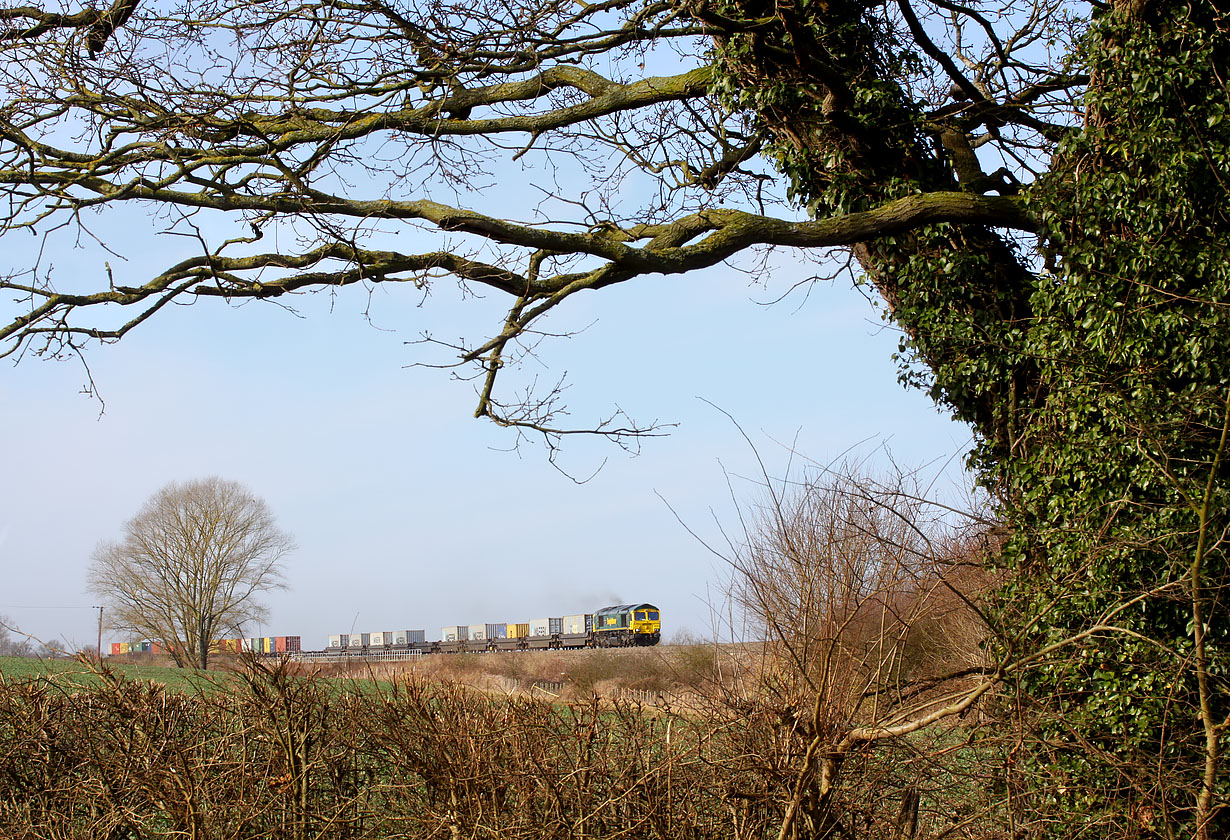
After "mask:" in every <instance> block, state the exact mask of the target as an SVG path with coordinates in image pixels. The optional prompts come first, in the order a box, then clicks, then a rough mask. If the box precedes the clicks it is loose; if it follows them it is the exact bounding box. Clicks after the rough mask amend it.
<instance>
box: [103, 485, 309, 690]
mask: <svg viewBox="0 0 1230 840" xmlns="http://www.w3.org/2000/svg"><path fill="white" fill-rule="evenodd" d="M293 548H294V541H293V540H292V539H291V537H290V535H288V534H287V533H285V532H284V531H282V530H281V529H279V528H278V527H277V525H276V524H275V522H274V517H273V514H272V512H271V511H270V510H269V506H268V505H267V504H265V502H264V501H262V500H261V499H258V498H257V497H256V496H254V495H252V493H251V492H250V491H249V490H248V489H247V488H245V487H244V486H243V485H241V484H239V483H237V482H234V481H225V480H223V479H220V478H206V479H203V480H199V481H189V482H185V483H183V484H169V485H167V486H166V487H164V488H162V489H161V490H159V491H158V492H157V493H155V494H154V495H153V496H152V497H151V498H150V500H149V501H147V502H146V503H145V506H144V507H142V508H141V511H140V512H139V513H138V514H137V515H136V516H135V517H133V518H132V519H130V520H129V521H128V522H127V523H126V524H125V526H124V537H123V539H122V540H120V541H119V542H103V543H100V544H99V546H98V547H97V548H96V549H95V550H94V558H93V563H92V564H91V566H90V572H89V587H90V590H91V591H92V592H95V593H96V594H98V595H99V596H100V597H101V598H103V599H104V600H105V602H106V603H107V614H108V616H109V619H110V624H111V626H112V627H113V628H116V629H119V630H126V631H130V632H133V633H136V634H138V635H141V636H144V637H147V638H149V639H151V640H156V641H159V642H162V643H163V644H164V645H165V646H166V647H167V650H168V652H169V653H170V654H171V655H172V656H173V657H174V658H175V661H176V662H177V663H178V664H179V665H180V667H185V666H189V665H197V666H199V667H201V668H208V667H209V654H210V642H212V641H214V640H216V639H218V638H220V637H223V636H232V635H240V634H241V632H242V628H243V626H244V625H245V624H247V623H250V622H254V621H259V620H261V619H262V618H263V617H264V616H265V614H266V612H265V607H264V606H263V604H261V602H260V601H259V596H260V595H261V594H263V593H265V592H268V591H270V590H272V589H277V588H280V587H282V586H283V579H282V574H281V572H282V566H281V561H282V559H283V558H284V557H285V556H286V554H287V553H288V552H290V551H291V550H292V549H293Z"/></svg>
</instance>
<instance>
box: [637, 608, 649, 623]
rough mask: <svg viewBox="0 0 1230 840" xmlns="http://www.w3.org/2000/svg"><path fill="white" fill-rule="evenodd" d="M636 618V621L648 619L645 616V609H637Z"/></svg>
mask: <svg viewBox="0 0 1230 840" xmlns="http://www.w3.org/2000/svg"><path fill="white" fill-rule="evenodd" d="M636 620H637V621H648V620H649V619H648V618H646V613H645V611H644V610H637V611H636Z"/></svg>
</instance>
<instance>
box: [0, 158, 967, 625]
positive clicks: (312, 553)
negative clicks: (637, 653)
mask: <svg viewBox="0 0 1230 840" xmlns="http://www.w3.org/2000/svg"><path fill="white" fill-rule="evenodd" d="M532 159H533V155H527V156H526V157H525V158H524V159H523V160H522V161H521V163H520V164H519V166H520V167H521V169H520V170H517V171H514V170H513V169H512V168H505V169H503V170H500V171H499V172H497V173H496V174H497V176H498V177H495V178H494V179H493V182H492V183H493V184H494V185H495V186H494V188H493V189H489V190H486V191H479V192H478V193H476V194H472V195H468V196H464V198H465V201H466V202H467V203H468V204H469V206H479V207H481V208H482V209H483V210H484V211H485V212H488V213H491V214H493V215H501V214H503V215H507V216H512V217H517V218H526V217H527V216H531V215H532V213H533V207H532V205H527V206H526V207H520V206H518V205H517V202H518V201H519V200H521V199H522V198H524V197H525V196H541V193H537V192H533V191H532V189H531V188H530V187H529V181H530V180H532V179H533V178H534V177H543V176H545V177H548V178H551V179H554V181H555V182H556V183H565V182H568V181H569V179H570V177H571V176H570V174H569V173H568V172H566V171H563V170H561V169H558V168H556V164H554V163H552V164H549V165H545V166H544V167H543V168H542V169H540V170H538V171H537V172H535V171H534V170H533V166H534V165H535V164H533V162H532ZM362 186H364V185H363V184H361V183H360V184H359V187H362ZM623 189H629V190H635V189H646V190H647V191H648V192H652V191H653V190H654V189H655V187H654V185H653V184H649V185H645V184H642V185H640V186H637V185H635V184H634V183H632V182H629V183H628V184H626V185H625V186H624V187H623ZM534 200H535V201H537V200H538V199H537V198H535V199H534ZM527 208H529V209H527ZM165 220H166V217H165V216H162V217H159V216H157V215H151V214H150V212H149V211H148V210H142V209H138V210H124V211H122V212H120V213H118V214H115V215H111V214H105V215H103V216H100V217H97V218H89V219H88V222H89V224H90V225H91V228H92V231H93V233H94V235H96V236H97V238H98V241H101V242H106V243H107V248H108V249H107V250H106V251H103V250H102V249H101V248H100V247H99V246H98V245H97V243H92V242H91V241H90V239H89V238H88V237H80V238H78V237H75V234H74V233H73V232H72V231H69V230H65V231H62V232H60V233H58V234H56V235H54V236H52V237H51V238H50V239H49V240H48V242H47V245H46V247H45V249H44V251H43V254H42V264H43V267H44V268H48V267H53V268H54V276H55V277H56V278H57V280H58V282H61V283H63V284H65V285H74V284H77V285H86V286H89V285H91V284H92V285H93V286H97V285H98V283H99V282H101V283H103V284H105V283H106V273H105V270H106V268H105V267H106V265H110V266H112V267H113V268H114V270H115V273H116V277H117V282H121V283H123V282H126V278H132V280H133V281H138V282H144V281H145V280H146V279H148V278H149V277H150V276H152V275H153V274H155V273H157V272H158V271H160V270H161V269H163V268H165V267H166V266H167V265H169V264H171V263H173V262H175V261H178V260H179V259H182V258H184V257H186V256H188V255H191V254H194V253H196V251H195V250H194V249H195V247H196V246H195V243H194V242H192V241H190V240H186V239H184V238H183V237H175V236H162V235H158V234H157V231H158V230H159V229H160V228H161V227H165ZM275 234H276V231H275ZM20 236H21V234H18V233H14V234H10V235H8V236H6V237H5V238H4V248H5V251H4V253H5V258H6V259H7V260H9V261H11V263H12V264H14V265H15V264H18V263H20V262H22V259H23V258H26V259H28V258H31V256H32V255H33V254H34V251H33V249H34V247H35V246H36V245H37V244H38V242H37V240H31V239H22V238H20ZM270 238H271V237H267V238H266V242H267V241H268V240H269V239H270ZM23 243H26V244H23ZM407 247H410V246H407ZM23 249H25V250H24V253H23ZM744 267H746V266H744ZM816 271H817V265H816V264H814V263H812V262H807V261H805V260H803V259H801V258H800V257H799V255H797V254H792V253H790V252H782V253H780V254H779V255H777V257H776V258H775V259H774V261H773V262H772V263H771V265H770V267H769V270H768V271H767V272H765V273H764V274H762V275H761V276H760V277H759V279H758V280H755V281H754V280H753V279H752V278H750V277H749V276H748V274H747V273H746V272H745V271H742V270H740V267H739V266H728V265H720V266H717V267H714V268H712V269H708V270H706V271H702V272H696V273H693V274H689V275H684V276H674V277H661V276H648V277H643V278H640V279H637V280H634V281H632V282H629V283H626V284H622V285H620V286H617V287H613V288H608V289H604V290H602V291H600V292H591V293H583V294H580V295H577V296H574V297H573V298H571V299H570V300H569V301H567V302H566V303H565V305H564V306H563V307H561V308H560V309H559V310H557V311H556V312H555V313H553V314H552V315H551V316H550V318H549V319H548V320H547V322H546V324H545V327H546V328H548V329H549V330H551V331H552V332H554V333H557V334H560V335H561V336H564V337H557V338H550V339H547V340H546V341H544V342H543V343H542V344H541V345H540V346H539V348H538V352H537V355H536V357H535V358H533V359H531V360H529V361H527V362H526V363H525V365H524V366H523V367H522V369H521V370H520V371H519V372H514V373H513V376H512V378H511V379H510V378H509V377H507V376H505V379H506V381H505V383H504V387H505V389H506V390H505V394H506V395H507V393H509V391H508V390H507V389H509V388H510V387H511V386H513V385H514V384H515V383H516V382H524V381H526V380H527V379H528V378H531V377H534V376H538V377H539V379H540V380H541V381H543V382H552V381H555V379H557V378H558V377H560V376H561V375H563V374H567V381H568V383H569V387H568V390H567V391H566V393H565V397H566V401H567V404H568V407H569V410H570V412H571V414H570V415H568V416H567V417H565V418H562V419H561V422H564V423H571V424H573V425H577V426H584V425H587V424H591V423H593V422H596V421H597V420H599V419H601V418H603V417H606V416H608V415H609V414H610V413H611V412H612V411H613V410H615V408H616V407H619V408H621V409H623V410H624V411H625V412H626V413H627V414H628V415H630V416H631V417H632V418H634V419H635V420H637V421H639V422H641V423H647V422H652V421H658V422H661V423H666V424H675V425H674V426H673V427H671V428H670V429H668V430H667V431H668V432H669V433H668V434H667V435H665V436H662V437H654V438H649V439H646V440H644V441H643V442H642V445H641V447H640V452H639V454H636V455H630V454H628V453H625V452H623V451H621V450H620V449H619V448H617V447H615V446H613V445H611V444H610V443H607V442H605V441H602V440H594V439H585V438H582V437H575V436H574V437H570V438H568V439H567V440H566V441H565V444H564V449H563V451H562V453H561V454H560V457H559V458H558V460H557V463H555V464H553V463H552V462H551V459H550V458H549V457H548V453H547V452H546V450H545V449H544V448H543V447H542V446H541V445H534V444H532V443H527V444H525V445H522V446H520V447H517V446H516V443H517V437H516V435H515V434H514V433H512V432H510V431H508V430H504V429H500V428H498V427H496V426H495V425H494V424H493V423H491V422H489V421H486V420H476V419H475V418H474V417H473V412H474V408H475V405H476V402H477V398H476V391H475V387H476V383H474V382H468V381H458V380H456V379H455V378H453V377H452V376H450V373H449V372H448V371H443V370H438V369H431V368H427V367H422V366H415V363H416V362H423V361H430V362H438V361H441V360H442V359H444V358H446V357H445V356H442V354H441V353H440V352H439V351H438V350H433V349H431V348H427V347H424V346H422V345H421V344H416V343H415V342H416V341H417V340H418V339H420V338H421V337H422V335H423V333H424V332H430V333H431V334H432V335H433V336H435V337H436V338H438V339H440V340H443V341H452V340H455V339H457V338H460V337H464V338H466V339H468V340H470V341H471V342H473V341H476V340H479V339H481V338H484V337H486V336H489V335H490V334H491V333H492V332H493V331H495V330H498V328H499V325H500V323H501V320H502V316H503V314H504V309H503V305H504V304H505V301H504V300H502V299H500V298H498V297H495V296H492V297H489V298H481V297H480V298H477V299H476V298H474V297H472V296H466V295H462V294H461V293H460V292H459V290H458V289H457V287H456V286H455V285H450V284H449V282H447V281H445V282H441V283H438V284H437V285H436V286H435V287H434V288H433V289H432V291H431V293H430V294H428V295H424V294H422V293H421V292H418V291H416V290H414V289H413V288H409V287H405V288H401V287H395V286H391V285H386V286H382V287H378V288H376V289H374V290H371V291H370V292H369V291H368V290H366V289H361V288H349V289H344V290H340V291H338V292H337V293H336V294H329V293H324V294H317V295H310V296H304V297H298V298H296V299H295V300H293V301H290V302H289V303H290V304H291V306H293V308H294V311H291V309H289V308H288V307H287V306H286V305H282V304H279V303H270V302H249V303H247V304H245V305H240V306H228V305H226V304H223V303H221V302H218V301H209V302H203V303H198V304H195V305H192V306H171V307H169V308H168V309H167V310H164V311H163V312H162V313H160V314H159V315H158V316H157V317H155V318H153V319H152V320H151V321H149V322H148V323H146V324H144V325H143V326H141V327H140V328H138V329H137V330H135V331H133V332H132V333H131V334H129V335H128V336H127V337H126V338H124V339H123V340H122V341H121V342H119V343H118V344H115V345H110V346H106V347H94V348H92V349H91V350H90V351H89V352H88V354H87V357H86V359H87V361H88V364H89V376H88V377H87V375H86V373H85V371H84V370H83V368H82V366H81V364H80V363H78V362H74V361H68V362H47V361H42V360H39V359H36V358H25V359H22V360H20V362H18V363H14V362H13V360H11V359H10V360H4V361H0V440H3V442H4V450H3V455H4V458H5V462H6V463H5V470H4V475H5V479H6V480H4V481H3V482H0V568H2V569H3V572H4V576H3V581H4V583H3V586H2V587H0V615H4V616H7V617H9V619H11V620H12V622H13V623H15V624H16V625H17V626H18V627H20V629H21V630H22V631H24V632H26V633H28V634H30V635H31V636H32V637H34V638H36V639H37V640H40V641H43V642H49V643H54V644H58V645H60V646H62V647H66V648H69V649H71V648H74V647H76V646H80V645H92V644H93V643H94V640H95V634H96V619H97V611H96V610H95V609H93V607H94V606H95V605H96V604H97V603H98V602H97V601H96V599H95V597H94V596H93V595H91V594H90V593H89V592H88V591H86V587H85V583H86V573H87V569H88V567H89V564H90V558H91V553H92V552H93V550H94V548H95V546H97V545H98V544H99V542H100V541H103V540H115V539H118V538H119V537H120V536H121V533H122V529H123V526H124V523H125V521H126V520H128V519H129V518H131V517H132V516H133V515H135V514H136V513H137V511H138V510H139V509H140V507H141V505H142V504H143V503H144V502H145V500H146V499H148V498H149V497H150V496H151V495H152V494H154V493H155V492H156V491H157V490H158V489H159V488H161V487H163V486H164V485H166V484H168V483H170V482H173V481H185V480H191V479H194V478H203V477H207V476H211V475H216V476H220V477H222V478H225V479H229V480H234V481H239V482H242V483H243V484H245V485H246V486H247V487H248V488H249V489H250V490H251V491H252V492H253V493H254V494H255V495H257V496H259V497H261V498H263V499H264V500H265V501H266V502H267V503H268V505H269V506H270V508H271V509H272V511H273V513H274V514H275V516H276V518H277V521H278V524H279V525H280V526H281V527H282V528H283V529H284V530H286V531H288V532H290V533H291V534H292V535H293V537H294V539H295V541H296V543H297V545H298V548H297V549H296V551H295V552H294V553H293V554H292V555H290V556H289V557H288V558H287V559H286V561H285V578H286V584H287V586H286V588H285V589H284V590H281V591H277V592H273V593H271V594H270V595H269V596H268V598H267V603H268V606H269V620H268V622H267V623H266V624H264V625H263V626H254V627H250V628H248V629H247V635H298V636H300V637H301V639H302V644H303V647H304V648H305V649H319V648H322V647H324V646H325V645H326V642H327V636H328V635H329V634H333V633H348V632H372V631H380V630H394V629H423V630H425V631H426V633H427V637H428V638H429V639H436V638H439V631H440V628H441V627H442V626H444V625H449V624H452V625H457V624H474V623H480V622H482V623H486V622H497V621H506V622H511V621H527V620H529V619H531V618H541V617H548V616H560V615H566V614H574V613H580V612H592V611H593V610H595V609H597V608H600V607H602V606H606V605H608V604H613V603H628V602H638V603H639V602H644V601H648V602H651V603H654V604H656V605H658V606H659V607H660V608H661V610H662V620H663V634H664V637H665V638H666V639H668V640H669V639H672V638H676V637H677V636H678V635H679V634H680V633H681V632H682V631H687V632H688V633H690V634H692V635H694V636H701V637H704V636H707V635H709V634H710V633H712V632H714V630H715V627H714V616H715V615H724V614H726V611H725V601H724V597H723V592H724V591H725V589H726V584H727V582H728V580H729V577H730V572H729V568H728V566H727V565H726V563H725V562H724V560H723V558H722V557H721V556H719V554H715V553H714V552H712V551H711V550H710V549H709V548H708V547H706V543H708V544H709V545H710V546H716V547H720V546H721V545H722V540H723V533H730V532H731V531H732V528H734V526H735V523H736V521H737V506H740V505H742V506H744V507H746V506H748V505H754V504H755V503H756V501H757V499H758V498H760V490H759V486H760V483H761V481H762V479H761V476H760V473H759V466H758V457H759V459H760V460H761V461H763V463H764V464H765V465H766V468H767V470H768V472H769V473H770V475H772V476H774V477H780V476H781V475H782V474H783V473H784V472H786V471H787V469H789V468H790V465H791V464H793V465H796V466H797V465H798V464H799V463H805V462H806V461H807V460H808V459H810V461H812V462H814V463H816V464H826V463H830V462H832V461H834V460H835V459H840V458H842V457H850V458H855V459H862V460H865V461H866V462H867V464H868V466H869V468H871V469H873V470H875V469H883V468H887V466H888V464H889V459H890V453H891V459H892V460H893V461H895V462H896V463H898V464H900V465H902V466H904V467H907V468H922V469H924V471H926V472H927V473H928V474H938V475H941V478H940V484H941V485H942V486H943V487H945V488H947V487H959V486H960V485H961V484H963V483H964V480H965V479H964V475H963V473H962V470H961V463H962V459H961V456H962V454H963V453H964V452H965V451H966V450H967V449H968V448H969V445H970V435H969V431H968V429H967V428H966V427H964V426H962V425H960V424H956V423H953V422H952V421H950V420H949V419H948V418H947V417H945V416H943V415H942V414H941V413H940V412H938V411H937V410H936V408H935V407H934V406H933V404H932V403H931V401H930V399H929V398H928V397H927V396H926V395H925V394H922V393H920V392H917V391H910V390H906V389H905V388H903V386H901V385H900V384H898V382H897V366H896V362H895V361H894V360H893V358H892V356H893V353H894V351H895V350H896V349H897V344H898V335H897V333H896V332H895V331H893V330H892V329H890V328H886V327H885V325H884V324H883V323H882V322H881V320H880V318H879V315H878V313H877V311H876V310H875V309H874V308H873V307H872V306H871V305H870V304H869V303H868V301H867V300H866V299H865V297H864V295H863V294H862V293H861V292H860V291H858V290H856V289H854V288H853V287H852V286H851V285H850V283H849V281H843V280H838V281H833V282H819V283H817V284H815V285H813V286H810V287H807V288H805V289H800V290H798V291H796V292H795V293H793V294H791V295H788V296H786V297H785V299H784V300H782V301H781V302H778V303H775V304H772V305H769V302H771V301H775V300H777V299H778V298H781V297H782V296H783V295H784V294H785V293H786V292H787V290H789V289H791V287H793V286H795V285H796V284H797V283H799V282H800V281H801V280H805V279H806V278H808V277H809V276H811V275H812V274H814V273H816ZM129 282H131V281H129ZM283 303H285V301H284V302H283ZM7 305H8V302H7V301H2V300H0V314H4V313H5V312H7V311H9V310H7V309H5V307H6V306H7ZM90 379H92V382H93V385H94V386H95V387H96V389H97V394H96V395H91V394H85V393H82V391H83V386H84V385H86V384H87V383H88V382H89V381H90ZM86 390H88V389H86ZM745 436H746V437H745ZM749 441H750V443H749ZM585 478H588V480H587V481H584V482H583V483H578V481H577V479H585ZM945 492H948V491H945ZM953 492H956V491H953ZM126 639H127V637H126V636H122V635H118V634H116V633H113V632H111V631H105V632H104V636H103V642H104V649H106V646H107V644H108V643H109V642H112V641H123V640H126Z"/></svg>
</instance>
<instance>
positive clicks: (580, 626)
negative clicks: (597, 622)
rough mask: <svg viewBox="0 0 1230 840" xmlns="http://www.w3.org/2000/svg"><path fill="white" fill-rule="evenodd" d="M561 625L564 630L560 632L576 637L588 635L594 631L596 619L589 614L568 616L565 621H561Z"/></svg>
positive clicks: (564, 618)
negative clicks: (582, 634)
mask: <svg viewBox="0 0 1230 840" xmlns="http://www.w3.org/2000/svg"><path fill="white" fill-rule="evenodd" d="M561 624H562V625H563V630H561V631H560V632H562V633H570V634H572V635H574V636H575V635H579V634H581V633H588V632H590V631H591V630H593V629H594V617H593V615H591V614H589V613H583V614H580V615H566V616H564V617H563V619H561Z"/></svg>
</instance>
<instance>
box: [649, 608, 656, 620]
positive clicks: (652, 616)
mask: <svg viewBox="0 0 1230 840" xmlns="http://www.w3.org/2000/svg"><path fill="white" fill-rule="evenodd" d="M649 620H650V621H657V620H658V611H657V610H650V611H649Z"/></svg>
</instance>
